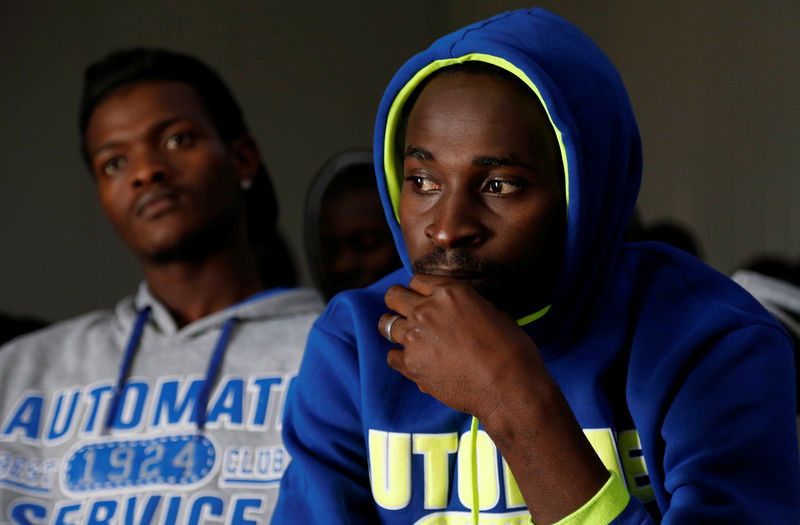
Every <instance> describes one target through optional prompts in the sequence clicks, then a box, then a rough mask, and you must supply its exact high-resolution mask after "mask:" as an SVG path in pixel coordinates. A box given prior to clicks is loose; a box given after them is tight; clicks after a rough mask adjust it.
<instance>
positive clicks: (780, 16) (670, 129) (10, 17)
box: [0, 0, 800, 320]
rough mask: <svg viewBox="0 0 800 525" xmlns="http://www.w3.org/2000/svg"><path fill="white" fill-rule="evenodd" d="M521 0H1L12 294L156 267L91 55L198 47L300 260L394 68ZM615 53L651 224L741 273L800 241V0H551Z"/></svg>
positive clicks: (122, 279)
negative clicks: (106, 178) (115, 216)
mask: <svg viewBox="0 0 800 525" xmlns="http://www.w3.org/2000/svg"><path fill="white" fill-rule="evenodd" d="M528 5H529V4H527V3H523V2H516V1H501V0H487V1H463V0H462V1H458V0H449V1H433V0H428V1H424V2H423V1H411V2H375V1H374V0H373V1H339V2H319V1H315V2H288V1H283V2H266V1H264V2H241V1H240V2H234V1H230V2H223V1H216V2H211V1H190V0H171V1H167V2H165V1H164V0H146V1H142V2H125V3H123V2H108V1H102V2H101V1H73V2H61V1H56V0H30V1H26V2H14V1H11V0H0V68H1V69H0V74H1V75H2V80H3V81H2V84H1V85H0V159H2V172H0V214H1V215H0V243H2V244H1V245H2V253H1V254H0V311H6V312H10V313H15V314H34V315H38V316H41V317H45V318H48V319H50V320H57V319H63V318H66V317H69V316H73V315H76V314H78V313H82V312H84V311H87V310H89V309H94V308H99V307H108V306H111V305H113V304H114V303H115V302H116V301H117V300H118V299H119V298H120V297H122V296H123V295H125V294H127V293H130V292H131V291H133V289H134V287H135V286H136V283H137V282H138V281H139V279H140V275H139V270H138V266H137V264H136V262H135V261H134V260H133V258H132V257H131V256H129V255H128V254H127V252H126V251H125V249H124V248H123V246H122V245H121V243H120V242H119V241H118V240H117V239H116V237H115V235H114V233H113V231H112V230H111V228H110V226H108V224H107V223H106V221H105V218H104V217H103V215H102V213H101V211H100V207H99V205H98V203H97V200H96V197H95V194H94V187H93V185H92V183H91V182H90V178H89V176H88V174H87V172H86V170H85V168H84V166H83V165H82V163H81V160H80V157H79V154H78V137H77V123H76V114H77V105H78V97H79V93H80V84H81V74H82V71H83V69H84V67H85V66H86V65H87V64H88V63H89V62H92V61H94V60H96V59H98V58H100V57H102V56H104V55H105V54H107V53H108V52H109V51H111V50H113V49H116V48H119V47H127V46H132V45H142V44H144V45H159V46H166V47H169V48H172V49H175V50H179V51H184V52H189V53H192V54H196V55H197V56H198V57H200V58H202V59H203V60H205V61H206V62H208V63H209V64H210V65H212V66H213V67H215V68H216V69H217V70H218V71H219V72H220V73H221V74H222V76H223V77H224V78H225V79H226V80H227V81H228V83H229V84H230V86H231V87H232V89H233V91H234V92H235V94H236V95H237V97H238V98H239V100H240V102H241V104H242V106H243V107H244V110H245V114H246V116H247V119H248V121H249V124H250V127H251V130H252V132H253V134H254V135H255V137H256V139H257V141H258V142H259V144H260V146H261V150H262V154H263V156H264V159H265V161H266V163H267V165H268V167H269V168H270V170H271V172H272V174H273V178H274V181H275V185H276V187H277V191H278V194H279V198H280V200H281V207H282V210H281V227H282V229H283V230H284V232H285V233H286V236H287V238H288V239H289V241H290V243H291V248H292V250H293V252H294V256H295V259H296V260H297V262H298V263H299V264H301V271H300V275H301V278H302V281H303V283H304V284H306V283H308V278H307V273H306V270H305V261H304V260H303V254H302V251H301V246H302V244H301V237H300V236H301V220H302V210H301V208H302V203H303V198H304V195H305V190H306V186H307V184H308V183H309V181H310V180H311V178H312V176H313V175H314V173H315V172H316V171H317V169H318V168H319V167H320V166H321V164H322V163H323V162H324V160H325V159H326V158H327V157H328V156H330V155H331V154H332V153H334V152H336V151H338V150H340V149H343V148H346V147H351V146H358V145H371V142H372V126H373V119H374V115H375V112H376V109H377V104H378V101H379V99H380V97H381V94H382V92H383V89H384V87H385V86H386V85H387V83H388V81H389V79H390V78H391V76H392V74H393V73H394V72H395V70H396V69H397V68H398V67H399V66H400V65H401V64H402V63H403V62H404V61H405V60H406V59H408V58H409V57H410V56H411V55H413V54H414V53H416V52H418V51H420V50H422V49H423V48H424V47H426V46H427V45H428V44H429V43H430V42H431V41H432V40H433V39H435V38H437V37H439V36H441V35H443V34H445V33H447V32H450V31H452V30H454V29H457V28H459V27H461V26H463V25H466V24H467V23H471V22H474V21H477V20H480V19H483V18H486V17H488V16H490V15H492V14H495V13H497V12H501V11H505V10H508V9H512V8H517V7H526V6H528ZM538 5H540V6H542V7H546V8H548V9H550V10H552V11H554V12H556V13H558V14H560V15H562V16H564V17H566V18H568V19H569V20H571V21H572V22H573V23H575V24H576V25H577V26H579V27H580V28H582V29H583V30H584V31H585V32H586V33H588V34H589V35H590V36H591V37H592V38H593V39H595V41H596V42H597V43H598V44H599V45H600V47H601V48H603V49H604V50H605V51H606V53H607V54H608V55H609V56H610V57H611V59H612V61H613V62H614V63H615V64H616V65H617V67H618V69H619V70H620V73H621V74H622V77H623V79H624V81H625V83H626V85H627V87H628V90H629V93H630V96H631V99H632V102H633V106H634V109H635V111H636V113H637V116H638V119H639V125H640V128H641V133H642V140H643V143H644V154H645V170H644V182H643V187H642V192H641V197H640V199H639V204H640V209H641V215H642V218H643V219H644V221H645V223H650V222H654V221H657V220H660V219H663V218H672V219H675V220H677V221H678V222H679V223H681V224H684V225H686V226H688V227H689V228H690V229H691V230H692V231H693V233H694V234H695V235H696V236H697V239H698V241H699V242H700V244H701V246H702V249H703V252H704V255H705V258H706V260H707V261H708V262H709V263H710V264H711V265H712V266H714V267H716V268H717V269H719V270H720V271H722V272H725V273H730V272H731V271H732V270H733V269H734V268H735V267H736V266H737V265H739V264H741V263H742V262H743V261H744V260H746V259H748V258H749V257H750V256H751V255H754V254H756V253H761V252H774V253H777V254H782V255H785V256H790V257H795V256H797V255H798V252H800V246H798V239H800V235H799V234H800V207H798V206H797V205H796V200H797V196H798V195H800V176H798V175H799V174H800V160H798V154H797V152H798V143H799V142H800V131H798V129H800V127H799V124H800V103H799V102H798V95H800V68H799V67H798V64H800V35H799V34H798V33H800V30H799V29H798V28H800V2H797V1H796V0H779V1H769V0H760V1H758V2H755V1H737V0H729V1H724V0H704V1H701V2H697V1H693V0H677V1H671V2H641V1H633V0H631V1H607V2H600V1H596V2H595V1H582V0H571V1H568V0H561V1H558V0H543V1H541V2H539V3H538Z"/></svg>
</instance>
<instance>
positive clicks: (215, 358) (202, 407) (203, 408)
mask: <svg viewBox="0 0 800 525" xmlns="http://www.w3.org/2000/svg"><path fill="white" fill-rule="evenodd" d="M238 320H239V319H238V318H237V317H235V316H234V317H231V318H230V319H228V320H227V321H225V324H224V325H222V330H221V332H220V334H219V338H218V339H217V345H216V346H215V347H214V353H213V354H211V360H210V361H209V362H208V370H207V371H206V380H205V381H203V388H202V389H201V390H200V395H199V396H198V397H197V404H196V405H195V407H194V414H195V419H196V420H197V428H198V429H199V430H203V429H204V428H205V426H206V416H207V414H208V394H209V392H211V386H212V385H213V384H214V381H216V379H217V374H219V367H220V364H221V363H222V356H223V355H225V350H226V349H227V348H228V340H229V339H230V335H231V328H233V325H234V323H236V321H238Z"/></svg>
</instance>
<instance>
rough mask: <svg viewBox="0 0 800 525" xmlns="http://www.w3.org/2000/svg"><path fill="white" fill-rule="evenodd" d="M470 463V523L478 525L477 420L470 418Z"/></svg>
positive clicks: (479, 500)
mask: <svg viewBox="0 0 800 525" xmlns="http://www.w3.org/2000/svg"><path fill="white" fill-rule="evenodd" d="M469 432H470V438H471V439H470V442H471V449H470V461H471V463H472V523H473V524H474V525H478V518H479V517H480V505H481V498H480V496H479V495H478V418H477V417H475V416H472V426H471V427H470V429H469Z"/></svg>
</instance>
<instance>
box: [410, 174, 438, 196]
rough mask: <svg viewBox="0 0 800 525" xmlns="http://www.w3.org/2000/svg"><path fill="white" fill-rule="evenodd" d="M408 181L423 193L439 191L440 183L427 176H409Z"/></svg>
mask: <svg viewBox="0 0 800 525" xmlns="http://www.w3.org/2000/svg"><path fill="white" fill-rule="evenodd" d="M406 181H408V182H410V183H411V184H413V185H414V189H415V190H417V191H420V192H423V193H427V192H431V191H438V190H439V185H438V184H436V183H435V182H433V181H432V180H431V179H429V178H427V177H420V176H408V177H406Z"/></svg>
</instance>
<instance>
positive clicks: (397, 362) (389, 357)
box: [386, 348, 411, 379]
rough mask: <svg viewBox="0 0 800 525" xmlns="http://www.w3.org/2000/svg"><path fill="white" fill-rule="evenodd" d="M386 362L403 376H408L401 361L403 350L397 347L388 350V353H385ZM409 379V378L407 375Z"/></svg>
mask: <svg viewBox="0 0 800 525" xmlns="http://www.w3.org/2000/svg"><path fill="white" fill-rule="evenodd" d="M386 363H388V365H389V366H391V367H392V368H394V369H395V370H397V371H398V372H400V373H401V374H403V375H404V376H406V377H408V374H407V373H406V364H405V362H404V361H403V351H402V350H400V349H399V348H393V349H391V350H389V353H388V354H386ZM409 379H411V378H410V377H409Z"/></svg>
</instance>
